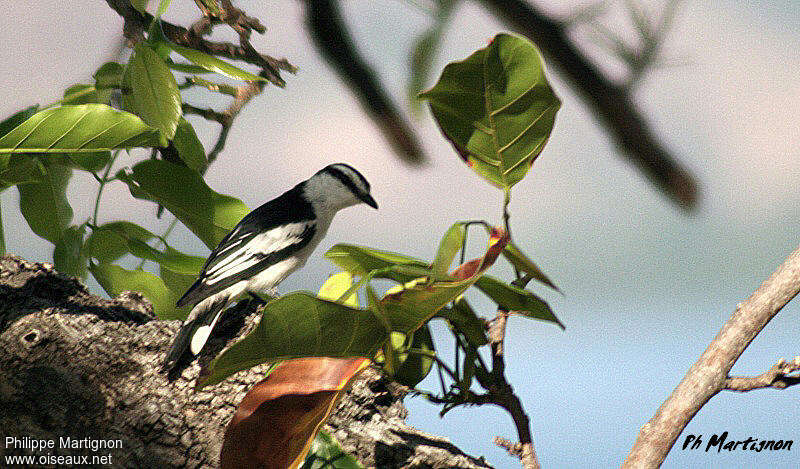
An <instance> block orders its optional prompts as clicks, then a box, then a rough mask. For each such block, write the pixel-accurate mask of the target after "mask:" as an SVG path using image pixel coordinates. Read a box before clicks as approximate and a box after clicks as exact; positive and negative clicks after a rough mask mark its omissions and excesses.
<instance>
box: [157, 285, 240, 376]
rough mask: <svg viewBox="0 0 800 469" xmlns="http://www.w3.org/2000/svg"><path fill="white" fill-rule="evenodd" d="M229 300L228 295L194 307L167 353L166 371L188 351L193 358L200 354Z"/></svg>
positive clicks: (164, 367) (202, 302)
mask: <svg viewBox="0 0 800 469" xmlns="http://www.w3.org/2000/svg"><path fill="white" fill-rule="evenodd" d="M228 300H229V298H228V296H227V295H222V296H220V297H219V298H215V299H214V300H212V301H201V302H200V303H198V304H197V306H195V307H194V309H193V310H192V312H191V314H189V318H188V319H187V320H186V321H185V322H184V323H183V326H181V330H180V331H178V335H177V337H175V340H174V341H173V342H172V347H170V349H169V352H167V358H166V360H164V366H163V369H164V370H165V371H171V370H172V369H173V368H174V367H175V365H176V364H177V363H178V360H180V359H181V357H182V356H183V354H184V353H186V352H187V351H188V352H190V353H191V354H192V356H194V355H197V354H198V353H200V351H201V350H202V349H203V346H204V345H205V344H206V342H207V341H208V337H209V336H210V335H211V331H212V330H213V329H214V326H215V325H216V324H217V320H219V318H220V316H222V312H223V311H224V310H225V307H226V306H227V305H228Z"/></svg>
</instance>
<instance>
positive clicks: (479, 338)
mask: <svg viewBox="0 0 800 469" xmlns="http://www.w3.org/2000/svg"><path fill="white" fill-rule="evenodd" d="M439 315H440V316H441V317H443V318H445V319H446V320H447V321H448V322H450V324H451V325H452V326H453V327H455V328H456V329H457V330H458V331H460V332H461V333H462V334H464V337H466V338H467V342H469V343H470V345H472V346H475V347H480V346H481V345H486V344H488V343H489V337H488V336H487V335H486V323H485V321H484V320H483V319H482V318H480V317H479V316H478V315H477V314H475V310H473V309H472V307H471V306H470V305H469V303H468V302H467V300H466V299H464V297H463V296H461V297H459V298H457V299H456V300H455V301H454V302H453V306H452V307H451V308H444V309H442V312H441V313H440V314H439Z"/></svg>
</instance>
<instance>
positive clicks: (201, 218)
mask: <svg viewBox="0 0 800 469" xmlns="http://www.w3.org/2000/svg"><path fill="white" fill-rule="evenodd" d="M117 177H118V178H119V179H120V180H122V181H124V182H126V183H127V184H128V187H129V188H130V191H131V194H132V195H133V196H134V197H136V198H140V199H149V200H152V201H155V202H158V203H159V204H161V205H163V206H164V207H165V208H166V209H167V210H169V211H170V212H172V214H173V215H175V216H176V217H177V218H178V220H180V221H181V222H182V223H183V224H184V225H186V226H187V227H188V228H189V229H190V230H191V231H192V232H193V233H194V234H196V235H197V236H198V237H199V238H200V239H201V240H202V241H203V242H204V243H205V244H206V246H208V247H209V248H211V249H213V248H214V247H216V246H217V244H219V242H220V241H221V240H222V238H223V237H225V235H226V234H228V232H229V231H230V230H232V229H233V227H234V226H236V224H237V223H238V222H239V220H241V219H242V218H243V217H244V216H245V215H246V214H247V213H248V212H249V209H248V208H247V206H246V205H245V204H244V203H242V201H240V200H239V199H236V198H234V197H230V196H227V195H222V194H220V193H218V192H214V191H213V190H212V189H211V188H210V187H208V185H206V183H205V181H203V178H202V177H201V176H200V175H199V174H198V173H197V172H196V171H194V170H192V169H190V168H187V167H184V166H180V165H177V164H173V163H169V162H167V161H163V160H147V161H143V162H141V163H139V164H137V165H136V166H134V167H133V169H131V170H129V172H128V171H120V172H119V173H117Z"/></svg>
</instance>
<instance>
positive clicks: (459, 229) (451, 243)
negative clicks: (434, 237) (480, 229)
mask: <svg viewBox="0 0 800 469" xmlns="http://www.w3.org/2000/svg"><path fill="white" fill-rule="evenodd" d="M466 235H467V228H466V224H464V223H461V222H459V223H454V224H453V226H451V227H450V228H449V229H448V230H447V232H446V233H445V234H444V236H443V237H442V240H441V241H440V242H439V249H438V250H437V251H436V258H435V259H434V260H433V265H432V267H431V269H432V270H433V271H434V272H437V273H441V274H444V273H446V272H447V271H448V269H450V264H452V263H453V259H455V258H456V254H458V252H459V251H460V250H461V247H462V246H463V245H464V239H465V237H466Z"/></svg>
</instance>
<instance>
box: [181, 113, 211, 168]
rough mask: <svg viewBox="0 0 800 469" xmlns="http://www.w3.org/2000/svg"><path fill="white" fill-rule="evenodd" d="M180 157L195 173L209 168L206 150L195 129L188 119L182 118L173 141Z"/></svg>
mask: <svg viewBox="0 0 800 469" xmlns="http://www.w3.org/2000/svg"><path fill="white" fill-rule="evenodd" d="M172 143H173V145H175V149H176V150H178V156H180V157H181V160H183V162H184V163H186V166H188V167H190V168H192V169H193V170H195V171H198V172H201V171H203V170H204V169H206V166H208V161H207V160H206V150H205V148H203V144H202V142H200V139H199V138H197V134H196V133H195V132H194V127H192V124H190V123H189V122H188V121H187V120H186V119H184V118H183V117H181V120H180V122H178V128H177V129H176V130H175V138H173V139H172Z"/></svg>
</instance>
